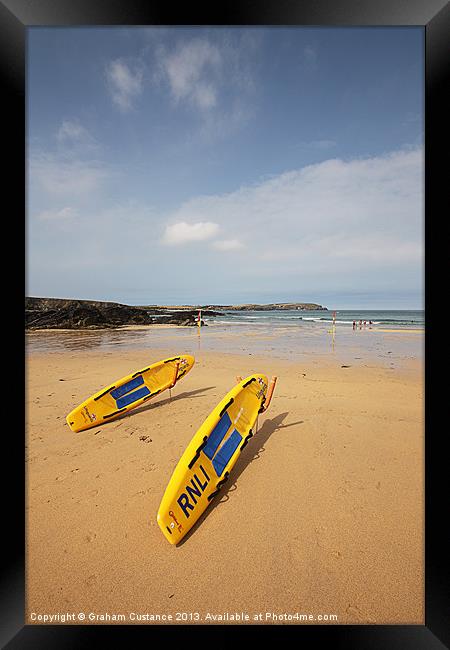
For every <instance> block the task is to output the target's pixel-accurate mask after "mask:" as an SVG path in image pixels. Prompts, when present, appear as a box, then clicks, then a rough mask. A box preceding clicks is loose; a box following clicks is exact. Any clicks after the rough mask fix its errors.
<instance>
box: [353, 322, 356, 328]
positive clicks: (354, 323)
mask: <svg viewBox="0 0 450 650" xmlns="http://www.w3.org/2000/svg"><path fill="white" fill-rule="evenodd" d="M353 329H354V330H355V329H356V321H355V320H354V321H353Z"/></svg>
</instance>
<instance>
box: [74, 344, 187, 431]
mask: <svg viewBox="0 0 450 650" xmlns="http://www.w3.org/2000/svg"><path fill="white" fill-rule="evenodd" d="M194 363H195V360H194V357H192V356H191V355H190V354H183V355H182V356H179V357H170V358H169V359H163V360H162V361H157V362H156V363H153V364H152V365H151V366H148V367H147V368H143V369H142V370H137V371H136V372H134V373H132V374H130V375H127V376H126V377H122V379H119V380H118V381H116V382H114V384H111V385H110V386H107V387H105V388H102V389H101V390H99V391H98V392H97V393H95V394H94V395H92V396H91V397H89V398H88V399H87V400H85V401H84V402H83V403H82V404H80V406H77V408H75V409H74V410H73V411H71V412H70V413H69V415H68V416H67V417H66V421H67V424H68V425H69V427H70V428H71V429H72V431H76V432H78V431H84V430H85V429H90V428H91V427H96V426H98V425H99V424H104V423H105V422H109V421H110V420H114V419H115V418H117V417H119V416H120V415H123V414H124V413H126V412H127V411H131V409H134V408H136V407H137V406H140V405H141V404H143V403H144V402H146V401H147V400H148V399H151V398H152V397H155V396H156V395H159V393H161V392H162V391H163V390H166V389H167V388H172V386H174V385H175V383H176V382H177V381H178V380H179V379H181V378H182V377H184V376H185V375H186V374H187V373H188V372H189V370H190V369H191V368H192V366H193V365H194Z"/></svg>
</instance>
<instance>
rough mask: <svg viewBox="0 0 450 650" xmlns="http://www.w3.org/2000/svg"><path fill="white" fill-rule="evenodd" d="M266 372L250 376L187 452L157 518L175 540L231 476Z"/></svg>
mask: <svg viewBox="0 0 450 650" xmlns="http://www.w3.org/2000/svg"><path fill="white" fill-rule="evenodd" d="M267 385H268V382H267V377H266V376H265V375H250V376H249V377H247V378H246V379H243V380H242V381H240V382H239V384H237V386H235V387H234V388H233V389H232V390H230V392H229V393H227V395H225V397H224V398H223V400H222V401H221V402H220V403H219V404H218V405H217V406H216V408H215V409H214V410H213V411H212V412H211V413H210V415H209V416H208V417H207V418H206V420H205V421H204V423H203V424H202V426H201V427H200V428H199V430H198V431H197V433H196V434H195V435H194V437H193V438H192V440H191V442H190V443H189V445H188V446H187V449H186V451H185V452H184V454H183V455H182V456H181V458H180V461H179V463H178V465H177V466H176V468H175V470H174V472H173V474H172V478H171V479H170V481H169V484H168V486H167V488H166V491H165V493H164V496H163V498H162V501H161V504H160V506H159V510H158V515H157V521H158V524H159V527H160V528H161V530H162V532H163V534H164V536H165V537H166V539H167V540H168V541H169V542H170V543H171V544H177V543H178V542H180V541H181V540H182V539H183V537H184V536H185V535H186V533H187V532H188V531H189V530H190V529H191V528H192V526H193V525H194V524H195V523H196V521H197V520H198V518H199V517H200V516H201V515H202V513H203V512H204V511H205V510H206V508H207V507H208V505H209V504H210V503H211V501H212V499H213V498H214V497H215V496H216V495H217V494H218V493H219V491H220V488H221V487H222V485H223V484H224V483H225V481H226V480H227V479H228V475H229V473H230V471H231V469H232V467H233V466H234V464H235V463H236V461H237V459H238V457H239V454H240V453H241V451H242V449H243V448H244V447H245V446H246V445H247V443H248V441H249V440H250V438H251V437H252V435H253V427H254V425H255V422H256V419H257V417H258V412H259V411H260V409H261V407H262V405H263V404H264V401H265V396H266V392H267Z"/></svg>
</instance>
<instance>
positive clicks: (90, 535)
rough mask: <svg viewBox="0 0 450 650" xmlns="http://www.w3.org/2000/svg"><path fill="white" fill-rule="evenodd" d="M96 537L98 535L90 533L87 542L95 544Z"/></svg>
mask: <svg viewBox="0 0 450 650" xmlns="http://www.w3.org/2000/svg"><path fill="white" fill-rule="evenodd" d="M96 537H97V533H92V532H89V533H88V534H87V535H86V537H85V540H86V541H87V542H93V541H94V539H95V538H96Z"/></svg>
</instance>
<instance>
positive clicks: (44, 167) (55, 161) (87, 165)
mask: <svg viewBox="0 0 450 650" xmlns="http://www.w3.org/2000/svg"><path fill="white" fill-rule="evenodd" d="M29 172H30V182H31V184H32V187H37V188H38V189H40V190H43V191H44V192H46V193H47V194H50V195H60V196H63V195H64V196H71V195H75V196H80V195H83V194H88V193H90V192H92V191H94V190H96V189H98V188H99V187H100V186H101V185H102V183H103V182H104V181H105V180H106V179H107V178H108V177H109V176H110V172H109V171H108V169H107V168H106V167H105V165H103V164H102V163H101V162H98V161H94V160H86V161H85V160H79V159H72V158H67V157H64V156H61V155H56V154H54V153H35V154H33V155H32V156H31V158H30V161H29Z"/></svg>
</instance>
